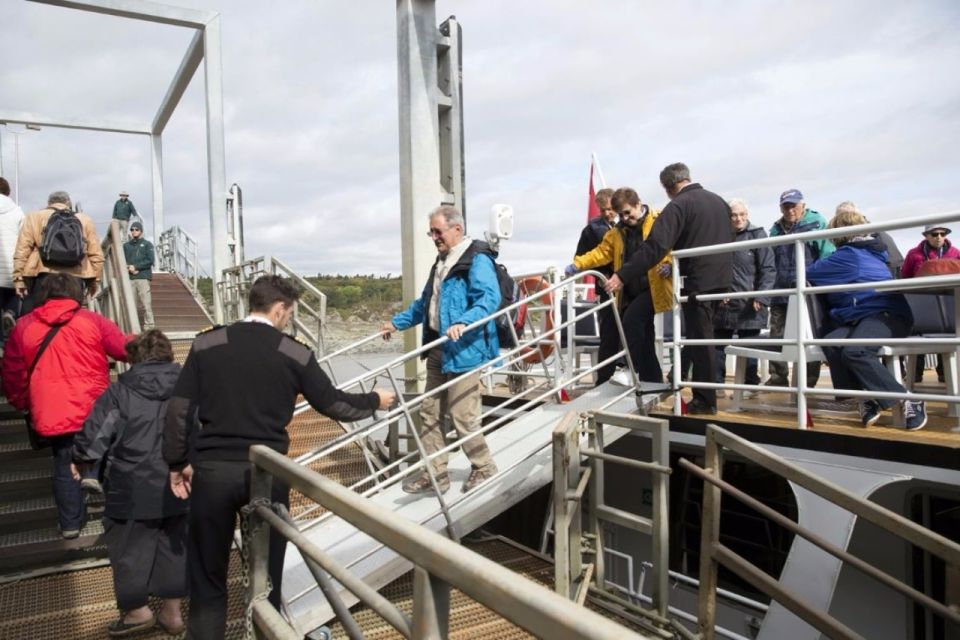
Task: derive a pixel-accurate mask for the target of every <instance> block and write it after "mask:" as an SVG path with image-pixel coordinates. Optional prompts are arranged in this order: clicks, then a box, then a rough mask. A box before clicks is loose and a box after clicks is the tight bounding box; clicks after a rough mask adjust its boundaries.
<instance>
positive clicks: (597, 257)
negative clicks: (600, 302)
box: [573, 209, 673, 313]
mask: <svg viewBox="0 0 960 640" xmlns="http://www.w3.org/2000/svg"><path fill="white" fill-rule="evenodd" d="M659 215H660V211H659V210H656V209H651V210H650V213H648V214H647V215H646V216H644V218H643V220H642V221H641V223H640V233H641V235H642V236H643V239H644V240H646V239H647V236H649V235H650V229H652V228H653V222H654V220H656V219H657V217H658V216H659ZM610 263H613V270H614V272H617V271H619V270H620V267H621V266H622V265H623V234H622V233H620V228H619V227H614V228H613V229H610V230H609V231H607V233H606V234H604V236H603V240H601V241H600V244H598V245H597V246H596V248H595V249H593V250H591V251H588V252H587V253H584V254H583V255H579V256H577V257H576V258H574V259H573V264H574V266H575V267H576V268H577V270H579V271H586V270H588V269H593V268H595V267H602V266H605V265H608V264H610ZM662 264H670V253H667V255H665V256H664V257H663V260H661V261H660V262H658V263H657V264H655V265H654V266H653V267H652V268H651V269H650V270H649V271H647V279H648V280H649V282H650V295H651V296H653V309H654V311H656V312H657V313H663V312H664V311H669V310H670V308H671V307H672V306H673V291H672V281H671V279H670V278H669V277H667V278H664V277H662V276H660V275H659V274H657V269H658V268H659V267H660V265H662ZM619 301H620V292H619V291H618V292H617V305H618V306H619V304H620V302H619Z"/></svg>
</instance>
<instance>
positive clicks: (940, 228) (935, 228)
mask: <svg viewBox="0 0 960 640" xmlns="http://www.w3.org/2000/svg"><path fill="white" fill-rule="evenodd" d="M931 231H943V233H944V234H945V235H950V227H945V226H943V225H942V224H928V225H927V226H926V228H925V229H924V230H923V235H927V234H928V233H930V232H931Z"/></svg>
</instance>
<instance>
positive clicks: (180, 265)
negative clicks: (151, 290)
mask: <svg viewBox="0 0 960 640" xmlns="http://www.w3.org/2000/svg"><path fill="white" fill-rule="evenodd" d="M157 266H158V267H159V268H160V269H161V270H162V271H167V272H170V273H175V274H177V275H179V276H180V278H181V280H182V281H183V282H184V283H185V284H186V285H187V288H189V289H190V291H191V292H192V293H193V294H194V296H199V295H200V289H199V287H198V284H197V282H198V280H199V279H200V277H201V270H202V267H201V266H200V260H199V258H198V245H197V241H196V239H194V237H193V236H191V235H190V234H189V233H187V231H186V230H184V229H183V228H181V227H180V226H179V225H174V226H172V227H170V228H169V229H167V230H166V231H164V232H163V233H161V234H160V238H158V239H157Z"/></svg>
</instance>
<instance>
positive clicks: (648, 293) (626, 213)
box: [567, 187, 673, 382]
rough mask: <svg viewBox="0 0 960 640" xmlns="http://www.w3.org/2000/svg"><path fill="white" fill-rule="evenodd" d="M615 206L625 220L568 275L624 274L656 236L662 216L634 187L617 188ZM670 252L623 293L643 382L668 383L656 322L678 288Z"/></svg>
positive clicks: (626, 328) (620, 300) (627, 330)
mask: <svg viewBox="0 0 960 640" xmlns="http://www.w3.org/2000/svg"><path fill="white" fill-rule="evenodd" d="M612 204H613V208H614V209H615V210H616V211H617V212H618V213H619V214H620V222H618V223H617V225H616V226H615V227H614V228H613V229H610V231H608V232H607V233H606V235H604V236H603V240H602V241H601V242H600V244H599V245H597V247H596V248H595V249H593V250H592V251H588V252H587V253H584V254H583V255H579V256H577V257H576V258H574V259H573V264H572V265H570V266H569V267H567V273H568V274H570V273H573V272H575V271H586V270H588V269H593V268H596V267H602V266H605V265H608V264H612V265H613V271H614V273H616V272H617V271H619V270H620V267H621V265H623V263H624V262H625V261H626V259H627V258H628V257H629V256H630V255H632V254H633V252H634V251H636V248H637V247H638V246H640V244H641V243H642V242H643V240H645V239H646V237H647V236H648V235H650V229H652V228H653V223H654V221H655V220H656V219H657V216H659V215H660V212H659V211H655V210H651V209H650V208H649V207H648V206H646V205H644V204H642V203H641V202H640V196H638V195H637V192H636V191H634V190H633V189H630V188H629V187H624V188H621V189H617V191H616V192H615V193H614V194H613V198H612ZM670 260H671V256H670V254H669V253H668V254H667V255H666V256H664V258H663V260H661V261H660V262H659V263H657V264H656V265H655V266H654V267H653V268H652V269H650V270H649V271H648V272H647V274H646V277H645V278H643V279H642V280H641V281H639V282H638V281H631V282H628V283H625V284H624V287H623V289H622V290H621V291H618V292H617V294H616V295H617V306H618V308H619V310H620V314H621V321H622V323H623V332H624V336H625V337H626V339H627V349H628V350H629V352H630V359H631V360H632V361H633V366H634V367H635V368H636V370H637V375H638V376H639V378H640V380H641V381H643V382H663V370H662V369H661V368H660V359H659V358H658V357H657V351H656V344H655V337H656V336H655V332H654V326H653V318H654V315H656V314H657V313H662V312H663V311H667V310H669V309H670V308H671V307H672V298H673V295H672V284H671V280H670V264H671V263H670Z"/></svg>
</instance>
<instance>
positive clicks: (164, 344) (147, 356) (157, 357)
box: [124, 329, 173, 364]
mask: <svg viewBox="0 0 960 640" xmlns="http://www.w3.org/2000/svg"><path fill="white" fill-rule="evenodd" d="M124 348H125V349H126V351H127V360H128V361H129V362H130V364H137V363H140V362H173V345H171V344H170V339H169V338H167V336H166V335H165V334H164V333H163V331H160V330H159V329H150V330H149V331H144V332H143V333H141V334H140V335H139V336H137V337H136V338H134V339H133V340H131V341H130V342H128V343H127V345H126V347H124Z"/></svg>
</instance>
